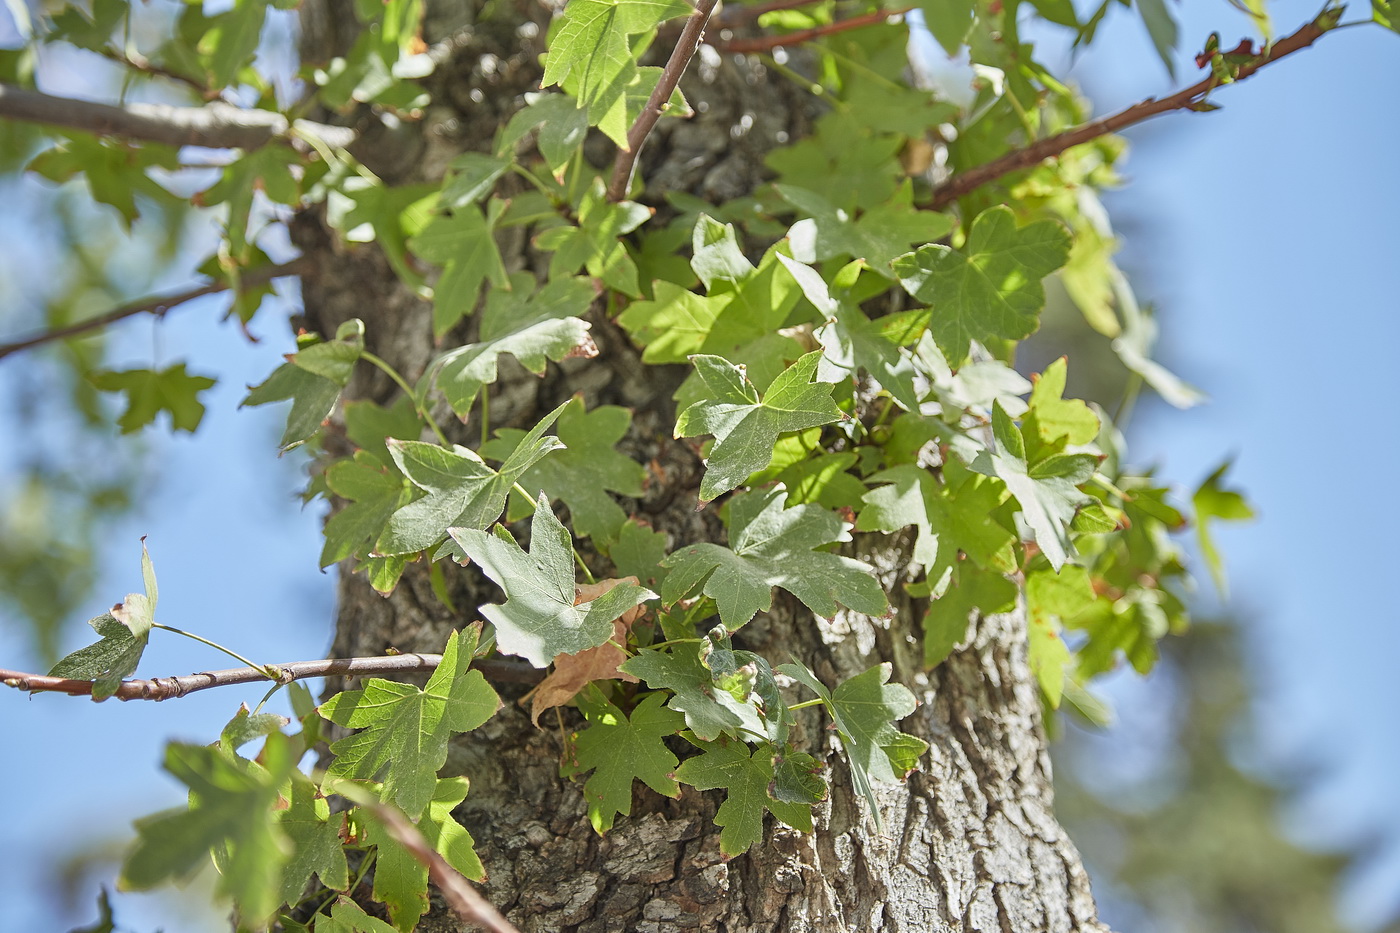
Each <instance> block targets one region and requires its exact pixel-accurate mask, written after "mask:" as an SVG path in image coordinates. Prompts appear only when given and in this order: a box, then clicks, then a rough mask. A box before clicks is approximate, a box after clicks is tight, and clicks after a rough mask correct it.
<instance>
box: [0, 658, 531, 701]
mask: <svg viewBox="0 0 1400 933" xmlns="http://www.w3.org/2000/svg"><path fill="white" fill-rule="evenodd" d="M440 663H442V655H440V654H390V655H384V656H382V657H375V658H330V659H328V660H322V661H293V662H292V663H290V664H272V665H268V666H269V667H271V668H274V669H275V670H276V671H277V673H278V675H279V676H278V677H277V678H276V680H277V683H279V684H283V685H285V684H289V683H292V682H293V681H297V680H306V679H307V678H310V677H335V676H342V677H350V676H356V677H358V676H362V675H365V674H405V673H415V672H422V671H431V670H436V669H437V666H438V665H439V664H440ZM472 667H473V668H474V669H476V670H479V671H481V672H482V674H483V675H485V676H486V678H487V679H488V680H492V681H495V682H497V683H522V684H532V683H537V682H539V681H540V680H543V679H544V671H541V670H537V669H535V668H534V667H531V666H530V665H529V664H526V663H522V662H519V661H506V660H503V659H497V658H493V659H489V660H484V661H474V662H473V663H472ZM269 679H270V678H269V677H268V676H267V674H265V673H264V672H263V670H262V669H261V668H256V667H234V668H229V669H228V670H222V671H201V672H200V673H198V674H186V675H184V676H181V677H157V678H154V679H153V680H127V681H123V682H122V685H121V686H120V687H118V688H117V692H116V693H114V694H112V695H113V696H115V697H116V698H117V699H119V700H170V699H175V698H178V697H182V696H188V695H189V694H191V693H198V692H199V691H200V690H209V689H211V688H213V687H229V686H233V685H234V684H252V683H266V682H267V681H268V680H269ZM0 683H3V684H4V685H5V686H7V687H14V688H15V689H16V690H28V691H29V692H30V693H65V694H67V695H68V696H75V697H78V696H91V695H92V684H93V682H92V681H90V680H70V679H68V678H66V677H50V676H48V675H47V674H27V673H25V672H24V671H9V670H3V669H0Z"/></svg>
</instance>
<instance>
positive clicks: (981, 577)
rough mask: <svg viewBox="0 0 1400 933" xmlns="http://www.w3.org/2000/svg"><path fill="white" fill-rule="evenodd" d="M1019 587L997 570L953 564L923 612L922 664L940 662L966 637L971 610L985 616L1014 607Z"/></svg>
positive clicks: (931, 666) (930, 666)
mask: <svg viewBox="0 0 1400 933" xmlns="http://www.w3.org/2000/svg"><path fill="white" fill-rule="evenodd" d="M1018 595H1019V590H1018V589H1017V588H1016V584H1015V583H1014V582H1012V581H1011V580H1010V579H1008V578H1007V577H1006V576H1004V575H1003V574H1001V573H998V572H996V571H993V570H981V569H978V568H976V567H973V566H971V565H969V564H965V563H964V564H957V565H955V566H954V567H953V570H952V573H951V574H950V579H949V582H948V585H947V586H946V587H945V588H944V590H943V593H942V594H941V595H940V596H938V597H937V598H936V599H933V600H930V602H929V604H928V611H926V612H925V613H924V622H923V627H924V667H926V668H933V667H936V666H938V665H939V664H942V663H943V661H944V659H946V658H947V657H948V655H950V654H952V653H953V649H954V648H956V647H957V646H958V645H960V644H962V643H963V642H964V641H966V640H967V634H968V626H969V625H971V624H972V614H973V613H974V612H976V613H979V614H980V615H983V616H986V615H990V614H992V613H997V612H1010V611H1011V610H1013V609H1015V608H1016V598H1017V596H1018Z"/></svg>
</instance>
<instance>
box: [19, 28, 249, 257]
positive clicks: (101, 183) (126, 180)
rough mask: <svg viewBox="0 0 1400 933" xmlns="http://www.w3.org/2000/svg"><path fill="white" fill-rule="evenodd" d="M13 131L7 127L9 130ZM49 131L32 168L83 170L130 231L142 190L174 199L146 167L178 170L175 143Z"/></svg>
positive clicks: (52, 175) (97, 196) (59, 178)
mask: <svg viewBox="0 0 1400 933" xmlns="http://www.w3.org/2000/svg"><path fill="white" fill-rule="evenodd" d="M109 38H110V36H109ZM14 132H15V131H14V130H13V129H12V128H8V127H7V133H14ZM49 133H51V134H52V135H46V137H45V138H46V139H53V138H55V137H56V138H57V139H58V144H57V145H55V146H54V147H53V148H51V149H45V150H44V151H43V152H40V153H39V154H38V155H36V156H35V157H34V158H33V159H32V160H31V161H30V162H29V165H28V166H27V168H28V170H29V171H32V172H35V173H37V174H39V175H42V176H44V177H45V178H47V179H49V180H50V181H55V182H60V183H61V182H65V181H67V180H68V179H70V178H73V177H74V176H76V175H79V174H81V175H82V176H83V177H84V178H85V179H86V180H87V185H88V190H89V191H91V192H92V197H93V200H95V201H99V202H101V203H103V204H110V205H111V206H112V207H114V208H116V209H117V211H118V212H120V213H121V216H122V221H123V222H124V223H125V225H126V228H127V229H128V230H130V229H131V225H132V223H133V222H135V220H136V219H137V218H138V217H140V216H141V211H140V209H139V208H138V207H137V199H136V196H137V195H138V194H143V195H146V196H148V197H150V198H151V200H152V201H153V202H155V203H157V204H167V203H169V202H170V192H168V191H166V190H165V189H164V188H162V187H161V186H160V185H159V184H158V183H157V182H156V181H155V179H153V178H152V177H151V176H150V175H149V174H148V171H149V170H150V169H152V168H157V167H159V168H163V169H168V170H171V171H176V170H178V169H179V168H180V157H179V152H180V150H179V149H178V148H177V147H175V146H165V145H161V144H159V143H151V142H141V143H139V144H138V143H134V142H131V141H128V140H125V139H120V138H117V137H115V136H106V135H103V136H98V135H94V134H91V133H84V132H73V133H71V134H70V133H67V132H64V131H62V130H58V131H53V130H50V131H49ZM272 148H276V147H272Z"/></svg>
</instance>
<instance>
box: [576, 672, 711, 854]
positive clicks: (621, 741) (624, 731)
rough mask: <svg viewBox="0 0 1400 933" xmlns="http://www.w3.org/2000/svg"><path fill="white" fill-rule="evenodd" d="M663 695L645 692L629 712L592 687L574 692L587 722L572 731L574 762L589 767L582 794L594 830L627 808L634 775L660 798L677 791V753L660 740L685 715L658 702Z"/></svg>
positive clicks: (609, 824)
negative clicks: (588, 774) (580, 727)
mask: <svg viewBox="0 0 1400 933" xmlns="http://www.w3.org/2000/svg"><path fill="white" fill-rule="evenodd" d="M665 699H666V695H665V694H664V693H648V694H647V695H646V696H644V697H642V700H641V702H640V703H638V704H637V705H636V706H635V707H633V709H632V713H631V715H630V716H629V715H628V714H626V713H624V712H622V710H620V709H618V708H617V707H616V706H614V705H613V704H612V703H610V702H608V700H607V699H606V698H605V697H604V696H603V695H602V693H601V692H599V691H598V690H597V689H596V688H595V689H591V690H589V691H588V693H587V694H584V695H582V696H580V697H579V708H580V709H582V710H583V711H584V714H585V716H587V718H588V722H589V725H588V727H587V728H586V729H584V730H582V731H581V732H577V733H575V734H574V740H573V741H574V765H575V770H576V773H579V774H582V773H583V772H585V771H588V770H592V771H593V774H592V775H590V776H589V778H588V780H587V781H586V782H585V783H584V785H583V795H584V798H585V799H586V800H587V801H588V819H589V821H590V822H591V823H592V824H593V829H594V830H596V831H597V832H599V833H605V832H607V831H608V830H610V829H612V827H613V821H614V820H615V819H616V818H617V815H618V814H619V813H621V814H622V815H623V816H628V815H630V814H631V813H632V781H633V780H634V779H636V780H639V781H641V782H642V783H644V784H646V785H647V786H648V787H650V788H651V789H652V790H654V791H656V792H657V793H658V794H661V795H662V796H664V797H679V796H680V794H681V789H680V785H678V784H677V783H676V776H675V770H676V764H677V759H676V756H675V755H673V754H671V750H670V749H668V748H667V747H666V745H665V743H664V742H662V741H661V740H662V739H664V738H665V737H666V736H668V735H675V734H676V733H677V732H679V731H680V730H681V729H682V728H684V727H685V717H684V716H682V715H681V714H680V713H678V712H676V711H675V710H670V709H666V708H665V707H663V706H662V705H661V704H662V702H663V701H664V700H665Z"/></svg>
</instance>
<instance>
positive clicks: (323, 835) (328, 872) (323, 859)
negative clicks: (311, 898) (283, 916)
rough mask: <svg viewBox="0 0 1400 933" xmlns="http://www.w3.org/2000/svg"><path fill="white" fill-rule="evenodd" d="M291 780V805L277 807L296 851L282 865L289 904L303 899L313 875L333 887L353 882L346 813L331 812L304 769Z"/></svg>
mask: <svg viewBox="0 0 1400 933" xmlns="http://www.w3.org/2000/svg"><path fill="white" fill-rule="evenodd" d="M291 784H292V791H291V799H290V800H289V801H288V803H287V808H286V809H285V810H278V811H277V820H278V825H279V826H280V827H281V829H282V832H283V833H285V834H286V836H287V838H288V839H289V840H291V843H292V855H291V857H290V858H289V859H288V860H287V864H286V865H285V866H284V867H283V869H282V889H281V894H280V897H281V898H282V900H283V901H284V902H285V903H287V904H295V903H296V902H297V901H299V900H300V899H301V896H302V894H303V893H305V891H306V886H307V884H308V883H309V882H310V881H311V876H312V875H316V876H317V877H318V878H320V879H321V883H322V884H323V885H325V886H326V887H328V888H331V889H332V890H336V891H344V890H345V889H346V888H347V887H349V886H350V873H349V870H348V867H347V865H346V863H345V849H344V848H343V847H342V844H341V839H340V833H341V829H342V828H343V827H344V825H345V815H344V814H342V813H331V808H330V802H329V801H327V800H326V798H325V797H323V796H321V795H320V794H319V793H317V791H316V785H315V784H313V783H312V782H311V781H309V780H307V779H306V777H304V776H303V775H302V774H301V773H300V772H293V774H292V782H291ZM318 929H319V927H318Z"/></svg>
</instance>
